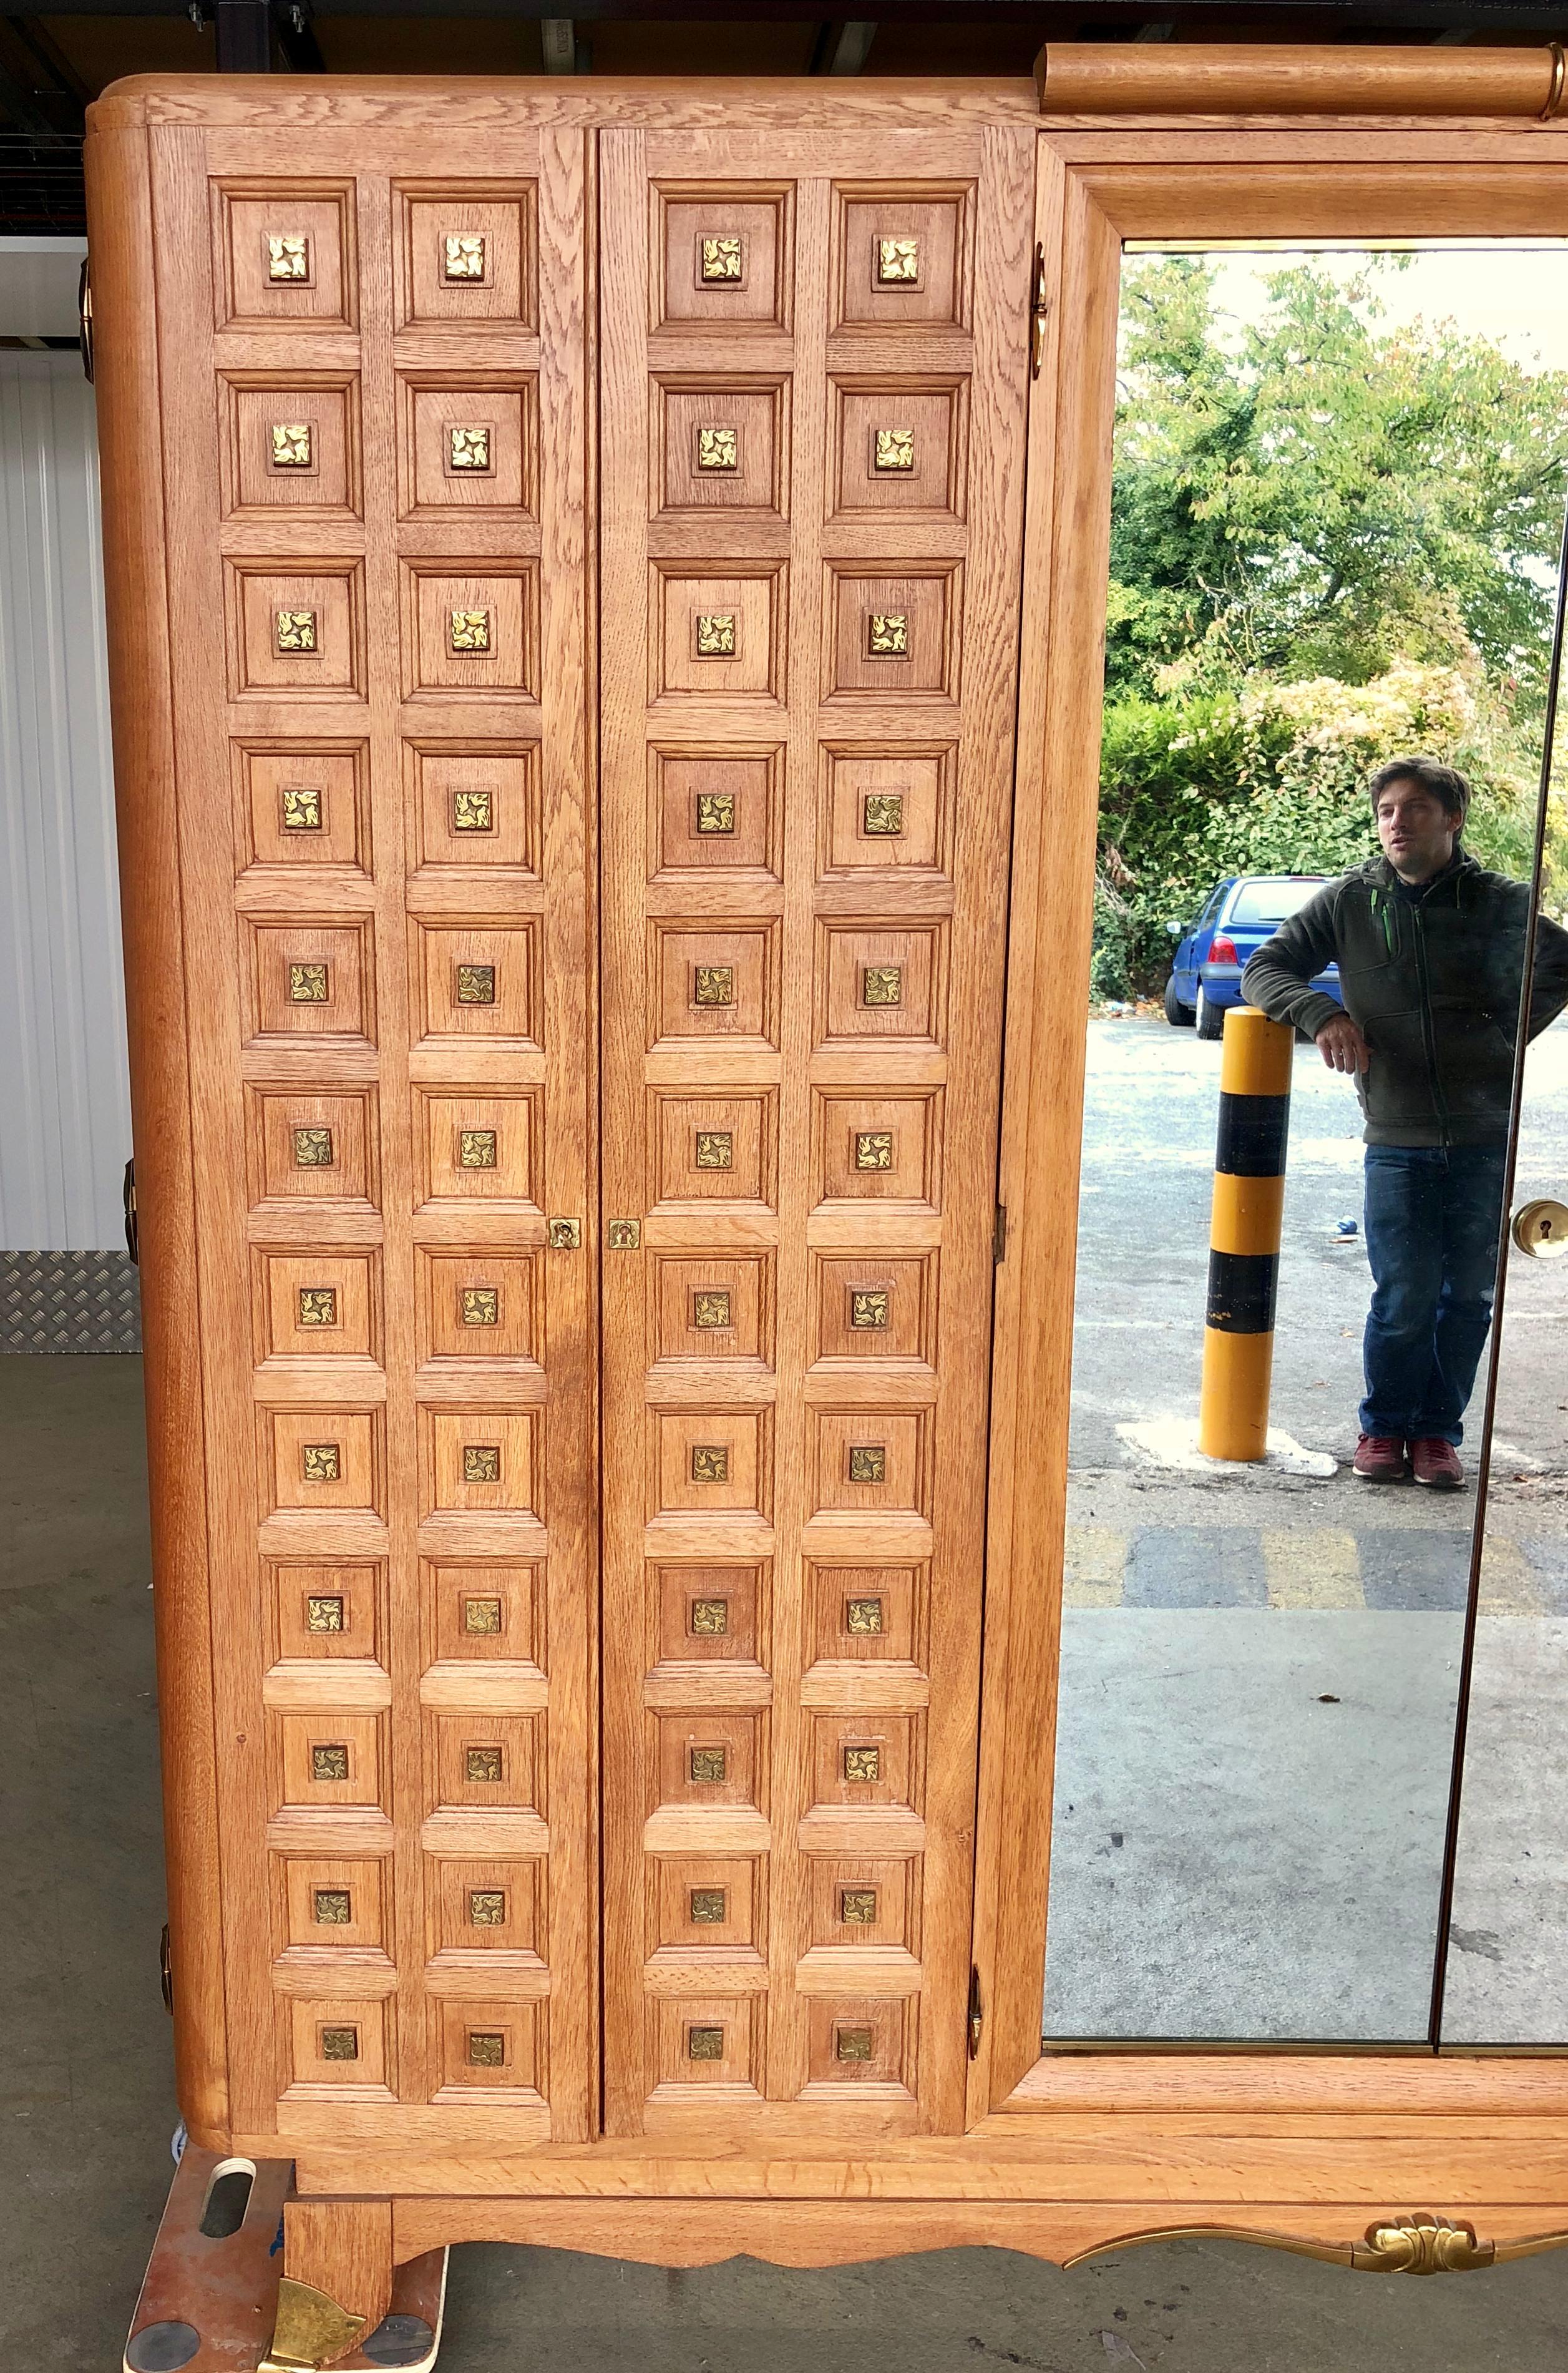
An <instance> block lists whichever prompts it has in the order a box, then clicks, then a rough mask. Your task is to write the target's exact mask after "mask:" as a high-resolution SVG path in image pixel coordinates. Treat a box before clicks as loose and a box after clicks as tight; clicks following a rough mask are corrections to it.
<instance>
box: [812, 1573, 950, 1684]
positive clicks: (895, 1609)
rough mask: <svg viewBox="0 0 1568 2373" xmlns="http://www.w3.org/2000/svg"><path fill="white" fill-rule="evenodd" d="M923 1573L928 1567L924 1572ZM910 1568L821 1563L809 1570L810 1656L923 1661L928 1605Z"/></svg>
mask: <svg viewBox="0 0 1568 2373" xmlns="http://www.w3.org/2000/svg"><path fill="white" fill-rule="evenodd" d="M922 1571H923V1570H922ZM916 1580H917V1576H916V1570H915V1569H914V1568H912V1567H911V1566H817V1567H814V1568H812V1569H810V1570H809V1573H808V1583H809V1593H808V1596H809V1605H810V1608H811V1617H810V1655H811V1657H812V1659H814V1660H815V1661H817V1662H819V1663H823V1662H825V1663H830V1664H838V1663H841V1662H842V1661H843V1660H844V1659H846V1658H854V1659H856V1660H859V1661H864V1662H866V1663H879V1662H883V1661H891V1662H892V1663H894V1664H911V1663H912V1664H915V1665H920V1664H923V1661H924V1649H923V1639H922V1638H921V1637H919V1636H917V1630H916V1626H917V1621H921V1620H923V1608H922V1606H921V1603H920V1600H919V1597H918V1595H917V1590H916Z"/></svg>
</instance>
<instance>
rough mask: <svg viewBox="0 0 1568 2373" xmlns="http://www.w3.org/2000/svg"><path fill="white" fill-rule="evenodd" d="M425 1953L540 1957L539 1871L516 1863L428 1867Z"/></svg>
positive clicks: (533, 1865)
mask: <svg viewBox="0 0 1568 2373" xmlns="http://www.w3.org/2000/svg"><path fill="white" fill-rule="evenodd" d="M428 1867H429V1870H430V1876H431V1890H430V1891H431V1903H430V1913H431V1919H430V1939H429V1945H430V1951H431V1952H432V1953H433V1954H435V1953H528V1954H531V1955H534V1956H535V1957H540V1956H541V1954H542V1944H543V1939H542V1935H541V1931H540V1911H541V1908H542V1907H541V1905H540V1900H539V1898H540V1887H539V1876H540V1865H539V1864H537V1863H534V1862H528V1861H523V1860H520V1859H509V1860H506V1861H499V1860H497V1861H475V1862H469V1861H456V1860H454V1861H447V1858H446V1857H445V1856H442V1858H441V1859H440V1860H439V1861H436V1862H432V1863H431V1864H429V1865H428Z"/></svg>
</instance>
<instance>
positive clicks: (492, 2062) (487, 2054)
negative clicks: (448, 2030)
mask: <svg viewBox="0 0 1568 2373" xmlns="http://www.w3.org/2000/svg"><path fill="white" fill-rule="evenodd" d="M505 2065H506V2039H505V2036H504V2035H498V2034H496V2033H495V2032H494V2030H492V2029H488V2028H486V2029H483V2030H482V2029H481V2028H477V2027H470V2029H469V2066H470V2068H505Z"/></svg>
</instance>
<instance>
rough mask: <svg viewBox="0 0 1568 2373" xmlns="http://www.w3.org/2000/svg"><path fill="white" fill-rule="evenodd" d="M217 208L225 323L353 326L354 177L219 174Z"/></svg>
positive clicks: (241, 326)
mask: <svg viewBox="0 0 1568 2373" xmlns="http://www.w3.org/2000/svg"><path fill="white" fill-rule="evenodd" d="M213 209H214V211H213V241H214V249H215V253H214V264H215V273H214V286H215V293H216V297H217V322H218V326H219V328H220V329H225V328H226V329H231V330H287V329H289V328H291V327H292V328H295V329H301V330H319V329H322V328H331V327H332V326H334V325H342V326H343V327H345V328H352V327H353V325H354V319H355V298H356V288H355V279H356V271H355V259H354V186H353V183H352V182H349V181H322V180H315V179H312V180H309V181H300V180H283V179H280V180H277V181H273V180H272V179H270V178H268V179H263V178H261V176H255V177H247V178H246V179H244V180H235V181H218V182H215V183H214V184H213Z"/></svg>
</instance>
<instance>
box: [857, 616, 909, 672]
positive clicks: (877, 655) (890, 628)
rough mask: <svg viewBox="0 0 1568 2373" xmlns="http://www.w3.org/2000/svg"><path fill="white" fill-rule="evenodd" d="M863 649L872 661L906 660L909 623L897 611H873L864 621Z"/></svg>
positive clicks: (905, 617)
mask: <svg viewBox="0 0 1568 2373" xmlns="http://www.w3.org/2000/svg"><path fill="white" fill-rule="evenodd" d="M865 649H866V654H867V656H868V657H869V658H871V659H874V660H907V659H908V657H909V652H910V622H909V618H908V615H907V614H906V613H905V612H903V611H899V610H873V611H872V612H870V614H869V615H868V616H867V618H866V621H865Z"/></svg>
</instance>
